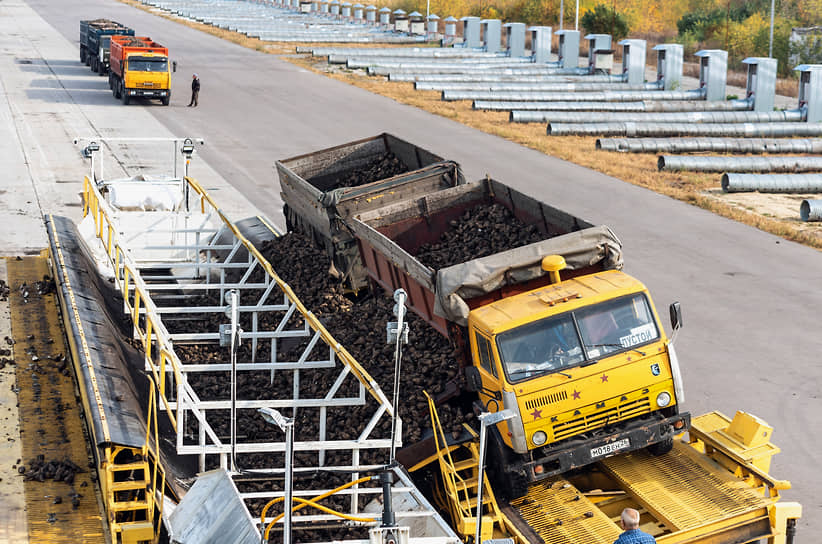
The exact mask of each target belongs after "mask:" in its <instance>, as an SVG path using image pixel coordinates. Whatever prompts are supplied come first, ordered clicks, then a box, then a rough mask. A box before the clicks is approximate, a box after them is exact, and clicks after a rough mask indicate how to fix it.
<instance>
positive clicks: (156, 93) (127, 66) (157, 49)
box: [108, 36, 171, 106]
mask: <svg viewBox="0 0 822 544" xmlns="http://www.w3.org/2000/svg"><path fill="white" fill-rule="evenodd" d="M110 58H111V70H110V71H109V76H108V84H109V87H110V88H111V92H112V93H113V94H114V97H115V98H119V99H121V100H122V101H123V104H125V105H128V103H129V102H130V101H131V99H132V98H159V99H160V101H161V102H162V103H163V105H164V106H168V104H169V102H170V101H171V70H169V62H168V48H167V47H163V46H162V45H160V44H159V43H157V42H155V41H153V40H152V39H151V38H149V37H146V36H112V38H111V57H110Z"/></svg>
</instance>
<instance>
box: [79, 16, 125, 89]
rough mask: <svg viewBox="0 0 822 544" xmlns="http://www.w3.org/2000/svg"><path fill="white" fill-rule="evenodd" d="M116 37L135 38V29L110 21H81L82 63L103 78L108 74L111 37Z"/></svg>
mask: <svg viewBox="0 0 822 544" xmlns="http://www.w3.org/2000/svg"><path fill="white" fill-rule="evenodd" d="M115 35H116V36H134V29H131V28H129V27H127V26H125V25H122V24H120V23H118V22H116V21H111V20H109V19H95V20H93V21H80V62H83V63H85V64H86V65H87V66H89V67H91V71H92V72H97V73H98V74H100V75H101V76H102V75H105V74H106V73H108V70H109V56H110V54H111V37H112V36H115Z"/></svg>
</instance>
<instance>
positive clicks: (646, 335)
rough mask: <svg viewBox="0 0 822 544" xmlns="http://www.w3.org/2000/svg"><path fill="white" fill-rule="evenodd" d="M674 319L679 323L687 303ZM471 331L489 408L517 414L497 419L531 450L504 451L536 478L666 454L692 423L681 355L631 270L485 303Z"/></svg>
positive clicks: (513, 467)
mask: <svg viewBox="0 0 822 544" xmlns="http://www.w3.org/2000/svg"><path fill="white" fill-rule="evenodd" d="M563 265H564V262H562V258H561V257H559V258H558V257H556V256H552V257H549V258H546V259H545V260H544V262H543V267H544V268H546V269H547V270H549V273H550V274H555V275H556V280H558V279H559V278H558V271H559V269H560V268H561V267H562V266H563ZM672 320H673V321H674V325H673V326H674V327H675V328H676V327H678V326H679V322H680V321H681V315H680V314H679V309H678V304H674V305H672ZM468 330H469V336H470V342H471V348H472V350H471V351H472V353H473V357H474V361H473V365H474V367H475V368H476V369H477V372H476V373H478V374H479V377H480V379H481V385H480V384H478V383H477V384H475V386H474V389H478V393H479V398H480V401H481V402H482V404H483V409H485V410H488V411H491V412H495V411H497V410H501V409H503V408H505V409H508V410H511V411H512V412H514V414H515V417H514V419H512V420H510V421H507V422H503V423H500V424H499V427H498V429H499V431H500V438H501V440H502V441H503V442H504V444H505V445H506V446H507V447H508V448H510V449H511V450H513V452H516V454H519V457H520V459H519V460H516V459H510V458H509V459H503V461H504V466H505V467H506V472H515V473H518V474H519V475H520V476H522V477H524V478H525V479H526V481H535V480H539V479H541V478H544V477H547V476H550V475H553V474H558V473H561V472H565V471H567V470H569V469H572V468H575V467H580V466H584V465H586V464H589V463H592V462H594V461H597V460H599V459H601V458H605V457H608V456H610V455H612V454H616V453H623V452H626V451H632V450H636V449H639V448H644V447H649V446H650V448H649V449H650V450H651V451H652V452H654V453H665V452H667V451H668V450H669V449H670V448H671V445H672V440H673V436H674V434H677V433H679V432H681V431H683V430H685V429H687V428H688V426H689V424H690V416H689V414H687V413H679V409H678V404H679V403H681V402H682V398H683V388H682V379H681V376H680V371H679V364H678V362H677V359H676V355H675V353H674V351H673V347H672V346H671V344H670V342H669V340H668V338H667V337H666V335H665V331H664V330H663V328H662V326H661V324H660V321H659V317H658V315H657V313H656V310H655V308H654V305H653V302H652V301H651V297H650V295H649V294H648V290H647V289H646V288H645V286H644V285H643V284H642V283H641V282H639V281H638V280H636V279H634V278H632V277H631V276H629V275H627V274H625V273H623V272H621V271H617V270H607V271H602V272H598V273H595V274H590V275H585V276H579V277H575V278H573V279H568V280H565V281H558V282H557V283H553V284H551V285H548V286H546V287H542V288H539V289H535V290H532V291H528V292H524V293H520V294H518V295H514V296H511V297H507V298H503V299H502V300H499V301H496V302H492V303H489V304H487V305H484V306H482V307H479V308H475V309H473V310H472V311H471V312H470V314H469V316H468ZM500 449H503V450H504V448H500ZM504 453H505V452H504V451H503V452H502V454H503V455H504ZM509 457H510V456H509Z"/></svg>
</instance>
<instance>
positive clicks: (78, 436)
mask: <svg viewBox="0 0 822 544" xmlns="http://www.w3.org/2000/svg"><path fill="white" fill-rule="evenodd" d="M7 269H8V283H9V285H10V286H11V294H10V297H9V301H10V308H11V326H12V335H13V337H14V339H15V341H16V344H15V346H14V361H15V364H16V368H17V376H16V377H17V387H18V388H19V393H18V401H19V414H20V436H21V439H22V451H23V461H22V462H23V463H24V464H25V466H26V468H27V469H28V468H29V467H30V461H31V460H32V459H36V458H37V456H38V455H42V456H43V458H44V460H45V461H46V462H48V461H52V460H53V461H58V462H59V461H63V460H64V459H70V460H71V462H73V463H74V464H75V465H77V466H78V467H81V468H82V469H83V472H81V473H78V474H76V475H75V478H74V482H73V483H72V484H68V483H66V482H62V481H60V482H55V481H54V480H53V479H46V480H45V481H42V482H40V481H38V480H37V479H34V480H29V481H27V482H25V485H24V489H25V499H26V516H27V520H28V533H29V535H28V536H29V542H32V543H34V542H37V543H41V542H42V543H52V542H55V543H56V542H66V543H78V542H95V543H97V542H105V537H104V528H103V516H102V515H101V512H100V509H99V504H100V503H99V500H98V498H97V483H96V482H95V481H94V480H92V479H91V476H92V473H93V470H88V466H89V463H88V461H89V451H88V449H87V446H86V444H87V440H86V435H85V432H84V429H83V424H82V420H81V419H80V415H81V414H80V407H79V406H78V403H77V401H76V398H75V395H74V383H73V380H72V377H71V374H70V370H71V364H70V363H68V364H66V363H64V362H63V361H64V360H65V357H68V356H69V354H68V348H67V346H66V343H65V339H64V334H63V330H62V328H61V327H60V317H59V311H58V306H57V299H56V296H55V294H54V291H53V289H51V292H48V293H44V294H41V292H40V291H42V289H38V288H37V286H36V285H35V282H38V281H42V280H43V277H44V276H48V274H49V270H48V265H47V262H46V259H45V258H42V257H25V258H23V259H21V260H16V259H8V260H7ZM24 284H26V285H27V288H24V289H21V286H23V285H24ZM24 295H26V296H24ZM61 368H62V369H66V371H65V373H64V372H63V371H61ZM6 468H8V467H6ZM18 477H22V476H18ZM56 497H60V502H59V503H58V504H55V500H56ZM72 499H77V500H78V501H79V503H77V507H76V508H75V507H74V506H73V505H72Z"/></svg>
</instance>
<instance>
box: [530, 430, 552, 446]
mask: <svg viewBox="0 0 822 544" xmlns="http://www.w3.org/2000/svg"><path fill="white" fill-rule="evenodd" d="M546 440H548V435H547V434H545V431H537V432H535V433H534V434H533V436H531V442H533V443H534V444H535V445H537V446H542V445H543V444H545V441H546Z"/></svg>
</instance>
